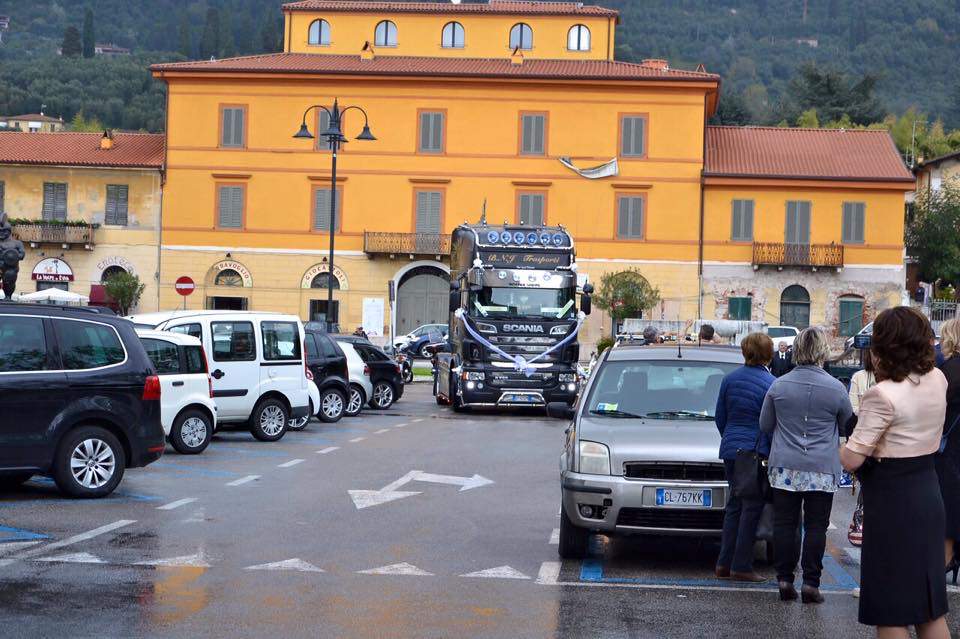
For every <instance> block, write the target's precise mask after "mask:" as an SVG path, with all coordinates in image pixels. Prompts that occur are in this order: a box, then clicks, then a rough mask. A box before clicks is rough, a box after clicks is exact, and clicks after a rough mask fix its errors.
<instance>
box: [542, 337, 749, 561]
mask: <svg viewBox="0 0 960 639" xmlns="http://www.w3.org/2000/svg"><path fill="white" fill-rule="evenodd" d="M742 363H743V355H742V354H741V352H740V350H739V349H734V348H731V347H726V346H688V347H682V351H681V353H680V354H678V352H677V347H676V346H634V345H630V344H623V345H621V346H619V347H618V348H613V349H608V350H607V351H606V352H605V353H604V354H603V355H602V356H601V358H600V361H599V362H598V364H597V366H596V370H594V372H593V373H592V374H591V376H590V379H589V380H588V382H587V386H586V388H585V389H584V390H583V395H582V399H581V401H580V402H579V403H578V404H577V406H576V407H569V406H567V405H566V404H565V403H563V402H560V403H551V404H549V405H548V413H549V414H550V415H552V416H556V417H564V418H568V419H570V420H572V427H571V428H570V430H569V431H568V437H567V441H566V446H565V449H564V451H563V454H562V455H561V457H560V482H561V488H562V494H563V499H562V506H561V509H560V555H561V556H562V557H564V558H578V557H583V556H584V555H585V553H586V552H587V540H588V538H589V536H590V533H591V532H601V533H603V534H605V535H631V534H652V535H698V536H719V535H720V534H721V531H722V528H723V512H724V506H725V505H726V500H727V491H728V488H727V482H726V480H725V476H724V469H723V463H722V462H721V461H720V459H719V458H718V451H719V448H720V435H719V433H718V432H717V427H716V424H715V423H714V421H713V418H714V410H715V407H716V403H717V396H718V394H719V390H720V383H721V381H722V380H723V377H724V375H726V374H727V373H729V372H730V371H732V370H734V369H735V368H737V367H738V366H740V365H741V364H742Z"/></svg>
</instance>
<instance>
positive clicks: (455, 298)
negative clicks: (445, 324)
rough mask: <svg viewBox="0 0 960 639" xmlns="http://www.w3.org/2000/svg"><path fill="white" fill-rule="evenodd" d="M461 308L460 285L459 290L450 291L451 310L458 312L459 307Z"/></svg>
mask: <svg viewBox="0 0 960 639" xmlns="http://www.w3.org/2000/svg"><path fill="white" fill-rule="evenodd" d="M458 308H460V287H459V286H458V287H457V290H455V291H450V312H451V313H456V312H457V309H458Z"/></svg>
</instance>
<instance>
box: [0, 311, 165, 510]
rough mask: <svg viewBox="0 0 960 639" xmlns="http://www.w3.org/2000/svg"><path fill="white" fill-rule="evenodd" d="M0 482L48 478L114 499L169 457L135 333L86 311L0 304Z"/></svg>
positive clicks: (156, 386)
mask: <svg viewBox="0 0 960 639" xmlns="http://www.w3.org/2000/svg"><path fill="white" fill-rule="evenodd" d="M0 410H2V412H3V416H4V417H3V418H2V419H0V483H2V484H3V485H5V486H6V487H10V486H16V485H19V484H22V483H23V482H25V481H27V480H28V479H29V478H30V477H31V476H33V475H35V474H44V475H50V476H52V477H53V479H54V481H55V482H56V483H57V486H58V487H59V488H60V490H62V491H63V492H65V493H67V494H69V495H72V496H74V497H104V496H106V495H108V494H110V493H111V492H112V491H113V489H114V488H116V487H117V484H119V483H120V480H121V479H122V478H123V472H124V470H125V469H126V468H135V467H138V466H146V465H147V464H149V463H151V462H153V461H156V460H157V459H159V458H160V456H161V455H162V454H163V449H164V446H165V444H166V442H165V439H164V434H163V426H162V425H161V423H160V379H159V377H157V375H156V372H155V371H154V368H153V365H152V364H151V363H150V360H149V359H148V358H147V354H146V352H144V350H143V345H142V344H141V343H140V340H139V339H138V338H137V334H136V333H135V332H134V329H133V324H131V323H130V322H129V321H127V320H125V319H120V318H118V317H115V316H111V315H107V314H104V313H99V312H96V311H94V310H92V309H86V308H65V307H56V306H48V305H42V304H18V303H11V302H0Z"/></svg>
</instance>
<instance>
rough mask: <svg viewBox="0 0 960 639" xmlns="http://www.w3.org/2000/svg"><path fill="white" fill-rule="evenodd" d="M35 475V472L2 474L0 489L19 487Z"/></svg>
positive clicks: (0, 475)
mask: <svg viewBox="0 0 960 639" xmlns="http://www.w3.org/2000/svg"><path fill="white" fill-rule="evenodd" d="M31 477H33V473H3V474H0V490H13V489H14V488H19V487H20V486H22V485H23V484H25V483H26V482H27V480H28V479H30V478H31Z"/></svg>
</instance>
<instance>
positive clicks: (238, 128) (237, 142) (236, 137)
mask: <svg viewBox="0 0 960 639" xmlns="http://www.w3.org/2000/svg"><path fill="white" fill-rule="evenodd" d="M243 118H244V112H243V109H234V110H233V145H234V146H243V142H244V140H243Z"/></svg>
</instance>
